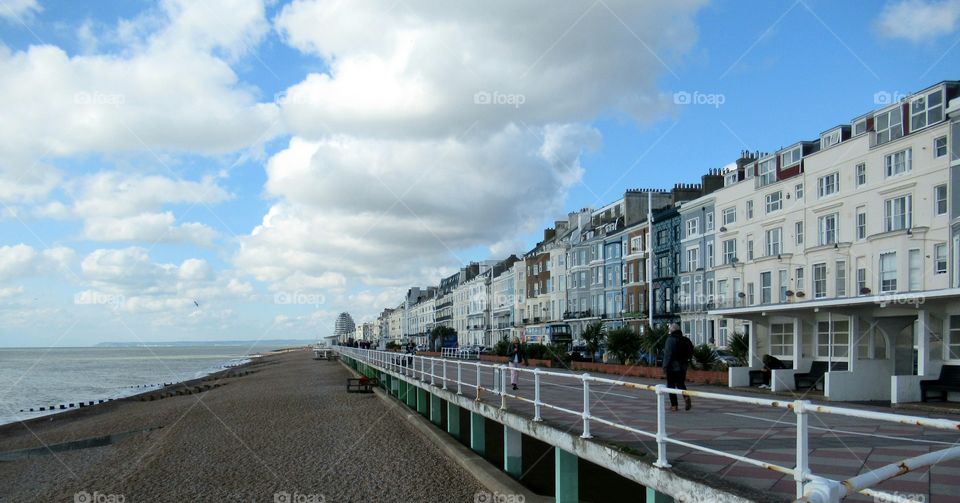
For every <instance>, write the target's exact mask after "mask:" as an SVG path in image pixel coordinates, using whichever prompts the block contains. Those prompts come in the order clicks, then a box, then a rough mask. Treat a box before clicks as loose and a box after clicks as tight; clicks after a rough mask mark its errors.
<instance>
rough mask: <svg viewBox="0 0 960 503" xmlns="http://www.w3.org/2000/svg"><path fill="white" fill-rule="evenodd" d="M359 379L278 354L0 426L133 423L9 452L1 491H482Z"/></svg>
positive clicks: (20, 443) (215, 497) (352, 496)
mask: <svg viewBox="0 0 960 503" xmlns="http://www.w3.org/2000/svg"><path fill="white" fill-rule="evenodd" d="M348 376H349V373H348V371H347V370H346V369H345V368H344V367H343V366H342V365H341V364H340V363H338V362H327V361H315V360H313V359H312V354H311V353H310V352H308V351H296V352H289V353H284V354H277V355H268V356H265V357H264V358H260V359H257V360H255V361H254V362H253V363H251V364H249V365H247V366H244V367H239V368H237V369H232V370H229V371H226V372H224V373H221V374H218V375H214V376H211V377H209V378H207V379H205V380H201V381H200V382H193V383H190V386H189V387H184V386H179V387H175V388H168V389H167V390H165V391H157V392H153V393H150V394H147V395H141V396H138V397H132V398H130V399H125V400H121V401H114V402H110V403H106V404H103V405H98V406H95V407H90V408H84V409H80V410H76V411H72V412H70V413H67V414H58V415H55V416H50V417H44V418H38V419H35V420H32V421H28V422H26V423H17V424H12V425H6V426H3V427H0V453H2V452H8V451H13V450H19V449H30V448H38V447H41V448H42V447H44V446H46V445H52V444H60V443H64V442H72V441H77V440H81V439H86V438H91V437H102V436H105V435H110V434H119V433H130V434H129V435H127V436H124V437H123V438H121V439H119V440H117V441H116V442H115V443H112V444H110V445H105V446H101V447H90V448H83V449H75V450H69V451H62V452H54V453H50V452H46V453H43V454H41V455H35V456H30V457H22V458H20V459H15V460H12V461H0V501H2V502H20V501H78V502H80V503H86V502H91V503H92V502H93V501H111V500H110V499H109V498H110V497H112V496H114V498H113V500H112V501H119V500H120V499H119V498H120V496H122V498H123V501H124V502H132V501H178V502H183V501H265V502H280V503H286V502H290V503H294V502H298V501H299V502H319V501H327V502H333V501H405V502H416V501H437V502H440V501H451V502H469V501H473V500H474V495H475V494H476V493H477V492H478V491H481V490H483V488H482V486H481V485H480V484H479V482H477V480H476V479H475V478H474V477H472V476H471V475H470V474H469V473H466V472H465V471H464V470H463V469H461V468H460V466H459V465H458V464H456V463H455V462H454V461H453V460H450V459H448V458H446V457H445V456H444V455H443V454H442V453H441V452H440V451H439V450H438V449H437V448H436V447H435V446H434V445H433V444H431V443H430V442H429V441H428V440H427V439H425V438H424V437H423V436H422V435H421V434H420V433H419V432H417V431H416V430H414V429H413V428H412V427H411V426H408V424H407V421H406V420H404V419H402V418H401V417H400V416H399V415H398V414H397V413H396V412H394V411H392V410H391V409H390V408H389V407H388V406H387V404H385V403H384V402H383V401H382V400H381V399H379V398H377V397H376V396H375V395H373V394H353V393H349V394H348V393H346V391H345V386H344V383H345V379H346V378H347V377H348ZM202 385H209V386H206V387H209V388H210V389H208V390H206V391H200V392H194V393H191V394H183V395H181V396H170V397H167V398H163V399H159V397H160V395H161V394H162V393H167V394H169V393H170V390H171V389H180V390H186V389H190V390H191V391H197V390H202V387H199V386H202ZM217 385H219V386H217ZM214 386H216V387H214ZM151 397H152V398H154V399H153V400H148V398H151ZM157 427H160V428H159V429H154V428H157ZM84 498H87V499H86V501H84Z"/></svg>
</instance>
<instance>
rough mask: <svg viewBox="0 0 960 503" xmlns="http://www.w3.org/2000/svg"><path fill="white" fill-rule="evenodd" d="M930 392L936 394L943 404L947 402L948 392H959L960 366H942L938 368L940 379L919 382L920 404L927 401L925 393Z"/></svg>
mask: <svg viewBox="0 0 960 503" xmlns="http://www.w3.org/2000/svg"><path fill="white" fill-rule="evenodd" d="M930 391H936V392H938V393H939V398H940V400H942V401H944V402H946V401H947V393H948V392H950V391H957V392H960V365H944V366H943V367H940V378H938V379H927V380H926V381H920V401H921V402H926V401H927V400H928V399H929V397H928V396H927V393H928V392H930Z"/></svg>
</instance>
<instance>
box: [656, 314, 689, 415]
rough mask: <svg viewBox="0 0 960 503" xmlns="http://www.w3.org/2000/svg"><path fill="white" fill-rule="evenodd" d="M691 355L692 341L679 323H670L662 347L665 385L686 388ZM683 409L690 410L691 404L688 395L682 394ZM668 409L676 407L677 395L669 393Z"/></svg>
mask: <svg viewBox="0 0 960 503" xmlns="http://www.w3.org/2000/svg"><path fill="white" fill-rule="evenodd" d="M691 357H693V342H691V341H690V339H689V338H687V336H685V335H683V332H681V331H680V325H678V324H676V323H671V324H670V335H669V336H668V337H667V343H666V345H665V346H664V348H663V372H664V374H666V376H667V387H668V388H673V389H682V390H686V389H687V384H686V380H687V366H688V365H689V364H690V358H691ZM683 401H684V410H690V407H692V406H693V404H691V403H690V397H688V396H684V397H683ZM670 410H673V411H675V410H678V409H677V395H674V394H672V393H671V394H670Z"/></svg>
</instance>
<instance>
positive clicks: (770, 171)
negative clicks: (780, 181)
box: [757, 157, 777, 187]
mask: <svg viewBox="0 0 960 503" xmlns="http://www.w3.org/2000/svg"><path fill="white" fill-rule="evenodd" d="M757 176H758V177H759V186H760V187H763V186H765V185H770V184H771V183H773V182H775V181H777V159H776V158H775V157H771V158H769V159H767V160H764V161H760V163H759V164H758V168H757Z"/></svg>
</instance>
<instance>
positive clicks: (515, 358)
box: [507, 337, 530, 389]
mask: <svg viewBox="0 0 960 503" xmlns="http://www.w3.org/2000/svg"><path fill="white" fill-rule="evenodd" d="M507 362H508V363H509V365H510V384H511V385H512V386H513V389H517V375H518V374H520V371H519V370H517V369H519V368H520V364H521V363H523V364H524V365H529V364H530V363H529V362H528V361H527V353H526V351H524V350H523V346H522V345H521V344H520V339H518V338H516V337H514V338H513V343H512V344H510V349H509V350H508V351H507Z"/></svg>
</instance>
